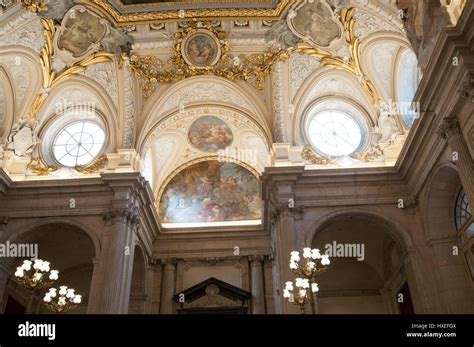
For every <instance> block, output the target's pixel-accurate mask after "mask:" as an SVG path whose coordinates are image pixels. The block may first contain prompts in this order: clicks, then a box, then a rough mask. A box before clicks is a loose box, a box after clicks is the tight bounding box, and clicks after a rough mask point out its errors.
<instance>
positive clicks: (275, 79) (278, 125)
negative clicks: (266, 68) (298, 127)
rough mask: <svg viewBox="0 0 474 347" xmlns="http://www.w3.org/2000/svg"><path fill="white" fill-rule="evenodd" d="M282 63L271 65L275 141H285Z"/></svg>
mask: <svg viewBox="0 0 474 347" xmlns="http://www.w3.org/2000/svg"><path fill="white" fill-rule="evenodd" d="M282 75H283V63H282V62H277V63H276V64H275V66H274V67H273V74H272V92H273V119H274V133H275V142H286V134H285V121H284V119H283V117H284V114H283V76H282Z"/></svg>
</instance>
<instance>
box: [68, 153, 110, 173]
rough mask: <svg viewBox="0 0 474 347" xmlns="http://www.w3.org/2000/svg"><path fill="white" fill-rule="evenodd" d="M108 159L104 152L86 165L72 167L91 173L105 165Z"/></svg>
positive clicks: (81, 171)
mask: <svg viewBox="0 0 474 347" xmlns="http://www.w3.org/2000/svg"><path fill="white" fill-rule="evenodd" d="M108 162H109V160H108V159H107V156H106V155H105V154H102V155H101V156H99V157H98V158H97V159H96V160H94V161H93V162H92V163H90V164H89V165H86V166H75V167H74V169H75V170H76V171H78V172H80V173H82V174H91V173H95V172H99V171H101V170H102V169H104V168H106V167H107V164H108Z"/></svg>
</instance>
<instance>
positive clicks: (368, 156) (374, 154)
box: [351, 145, 383, 163]
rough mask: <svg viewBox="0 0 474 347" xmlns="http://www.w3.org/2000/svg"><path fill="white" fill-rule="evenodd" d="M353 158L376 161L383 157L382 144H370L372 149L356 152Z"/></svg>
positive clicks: (365, 161)
mask: <svg viewBox="0 0 474 347" xmlns="http://www.w3.org/2000/svg"><path fill="white" fill-rule="evenodd" d="M351 157H352V158H353V159H356V160H360V161H362V162H364V163H367V162H370V161H374V160H377V159H380V158H382V157H383V151H382V149H381V148H380V146H374V145H372V146H370V149H369V150H368V151H367V152H363V153H354V154H353V155H351Z"/></svg>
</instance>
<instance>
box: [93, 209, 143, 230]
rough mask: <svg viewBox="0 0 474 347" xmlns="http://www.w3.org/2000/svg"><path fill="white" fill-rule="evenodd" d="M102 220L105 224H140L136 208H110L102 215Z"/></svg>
mask: <svg viewBox="0 0 474 347" xmlns="http://www.w3.org/2000/svg"><path fill="white" fill-rule="evenodd" d="M102 217H103V219H104V220H105V221H106V223H107V224H109V225H110V224H114V223H129V224H131V225H132V226H136V225H138V223H139V222H140V214H139V211H138V208H136V207H135V208H111V209H110V210H108V211H107V212H104V213H102Z"/></svg>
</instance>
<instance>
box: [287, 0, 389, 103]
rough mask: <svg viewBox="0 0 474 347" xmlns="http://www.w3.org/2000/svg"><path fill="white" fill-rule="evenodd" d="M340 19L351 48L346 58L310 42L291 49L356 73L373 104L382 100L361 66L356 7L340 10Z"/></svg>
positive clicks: (334, 66)
mask: <svg viewBox="0 0 474 347" xmlns="http://www.w3.org/2000/svg"><path fill="white" fill-rule="evenodd" d="M340 14H341V16H340V20H341V22H342V24H343V26H344V32H345V35H344V37H345V40H346V43H347V45H348V47H349V48H350V49H349V56H345V57H344V58H342V57H339V56H334V55H332V54H331V53H330V52H327V51H324V50H321V49H318V48H314V47H313V46H311V45H310V44H308V43H299V44H298V45H297V47H296V48H291V49H290V51H291V52H294V53H302V54H306V55H309V56H313V57H318V58H319V59H320V62H321V65H322V66H327V67H330V68H335V69H340V70H345V71H348V72H350V73H351V74H353V75H355V76H356V77H357V79H358V80H359V82H360V84H361V86H362V88H363V89H364V90H365V91H366V92H367V93H368V95H370V97H371V98H372V103H373V104H378V103H379V102H380V100H381V99H380V97H379V94H378V92H377V89H376V88H375V85H374V84H373V82H372V81H371V80H370V79H369V78H368V77H367V75H366V74H365V73H364V72H363V71H362V66H361V56H362V53H361V47H360V44H361V42H360V40H359V38H358V37H357V34H356V31H355V26H356V21H355V19H354V8H350V9H342V10H341V11H340Z"/></svg>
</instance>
